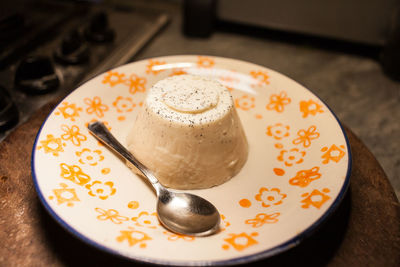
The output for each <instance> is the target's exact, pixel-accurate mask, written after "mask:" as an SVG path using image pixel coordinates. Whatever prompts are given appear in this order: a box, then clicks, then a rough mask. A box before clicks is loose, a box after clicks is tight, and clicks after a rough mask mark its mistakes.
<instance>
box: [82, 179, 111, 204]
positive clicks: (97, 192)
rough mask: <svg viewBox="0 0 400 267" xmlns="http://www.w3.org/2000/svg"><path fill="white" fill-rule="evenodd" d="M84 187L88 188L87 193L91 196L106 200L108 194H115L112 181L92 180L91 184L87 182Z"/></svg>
mask: <svg viewBox="0 0 400 267" xmlns="http://www.w3.org/2000/svg"><path fill="white" fill-rule="evenodd" d="M86 188H87V189H89V192H88V194H89V195H91V196H92V197H98V198H100V199H101V200H106V199H107V198H108V197H109V196H112V195H114V194H115V192H116V191H117V189H115V188H114V183H113V182H110V181H108V182H105V183H103V182H100V181H94V182H93V183H92V184H87V185H86Z"/></svg>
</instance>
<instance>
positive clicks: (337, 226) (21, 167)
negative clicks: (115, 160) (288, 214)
mask: <svg viewBox="0 0 400 267" xmlns="http://www.w3.org/2000/svg"><path fill="white" fill-rule="evenodd" d="M54 106H55V103H52V104H49V105H46V106H45V107H43V108H42V109H41V110H40V111H39V112H38V113H37V114H36V115H35V116H33V117H32V119H31V120H29V121H28V122H26V123H25V124H23V125H21V126H20V127H19V128H18V129H17V130H16V131H14V132H13V133H12V134H11V135H10V136H9V137H8V138H7V139H6V140H5V141H3V142H2V143H0V242H1V246H0V266H75V265H79V266H83V265H90V266H106V265H108V266H109V265H111V266H124V265H130V266H132V262H131V261H127V260H125V259H121V258H117V257H115V256H112V255H109V254H106V253H103V252H101V251H99V250H97V249H95V248H92V247H90V246H88V245H86V244H85V243H83V242H82V241H80V240H78V239H76V238H75V237H74V236H72V235H71V234H69V233H68V232H66V231H65V230H64V229H62V228H61V226H59V225H58V224H57V223H56V222H55V221H54V220H53V219H52V218H51V217H50V216H49V215H48V214H47V212H46V211H45V210H44V208H43V207H42V206H41V203H40V202H39V199H38V197H37V195H36V192H35V189H34V187H33V182H32V177H31V166H30V160H31V150H32V146H33V142H34V139H35V136H36V134H37V132H38V130H39V128H40V126H41V124H42V123H43V121H44V120H45V118H46V116H47V114H48V113H49V112H50V111H51V109H52V108H53V107H54ZM346 133H347V135H348V138H349V141H350V145H351V150H352V154H353V168H352V173H351V183H350V188H349V191H348V192H347V194H346V197H345V199H344V201H343V202H342V204H341V205H340V206H339V208H338V210H337V211H336V212H335V213H334V214H333V215H332V216H331V218H329V220H327V221H326V222H325V223H324V224H323V225H322V226H321V228H320V229H319V230H318V231H317V232H315V233H313V234H312V235H311V236H310V237H308V238H307V239H306V240H304V241H303V242H302V243H301V244H300V245H299V246H297V247H295V248H293V249H291V250H289V251H287V252H285V253H283V254H280V255H277V256H274V257H272V258H269V259H265V260H262V261H259V262H257V265H260V266H261V265H262V266H265V265H271V266H292V265H294V264H296V265H300V266H321V265H328V266H400V204H399V202H398V200H397V198H396V196H395V194H394V191H393V188H392V187H391V185H390V183H389V180H388V179H387V177H386V175H385V173H384V172H383V170H382V168H381V167H380V165H379V163H378V162H377V161H376V159H375V157H374V156H373V155H372V154H371V153H370V151H369V150H368V149H367V148H366V147H365V145H364V144H363V143H362V142H361V141H360V140H359V139H358V138H357V137H356V136H355V135H354V134H353V133H352V132H351V130H349V129H348V128H346ZM134 265H141V264H140V263H138V262H134Z"/></svg>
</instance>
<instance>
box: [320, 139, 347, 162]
mask: <svg viewBox="0 0 400 267" xmlns="http://www.w3.org/2000/svg"><path fill="white" fill-rule="evenodd" d="M321 151H322V152H325V153H324V154H323V155H322V158H323V159H324V160H323V161H322V163H323V164H328V163H329V162H330V161H334V162H336V163H338V162H339V161H340V160H341V159H342V158H343V157H344V155H346V152H345V151H344V146H343V145H341V146H340V147H337V146H336V145H335V144H333V145H332V146H331V147H330V148H329V149H328V147H323V148H322V149H321Z"/></svg>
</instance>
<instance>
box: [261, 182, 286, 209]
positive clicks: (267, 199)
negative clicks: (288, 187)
mask: <svg viewBox="0 0 400 267" xmlns="http://www.w3.org/2000/svg"><path fill="white" fill-rule="evenodd" d="M286 196H287V195H286V194H283V193H281V190H279V189H278V188H272V189H268V188H265V187H261V188H260V191H259V193H258V194H257V195H256V196H255V199H256V200H257V201H260V202H261V205H262V206H263V207H264V208H268V207H270V206H272V205H280V204H282V202H283V200H284V199H285V198H286Z"/></svg>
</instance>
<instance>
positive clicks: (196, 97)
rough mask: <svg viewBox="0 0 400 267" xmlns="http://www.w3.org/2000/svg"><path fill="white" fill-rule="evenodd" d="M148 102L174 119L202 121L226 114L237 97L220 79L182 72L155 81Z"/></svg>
mask: <svg viewBox="0 0 400 267" xmlns="http://www.w3.org/2000/svg"><path fill="white" fill-rule="evenodd" d="M146 105H147V107H148V108H149V109H150V110H151V111H152V112H154V113H156V114H158V115H159V116H161V117H163V118H164V119H167V120H169V121H170V122H175V123H182V124H185V125H201V124H207V123H211V122H214V121H216V120H218V119H219V118H221V117H223V116H225V115H226V114H227V113H228V112H229V111H230V110H231V109H232V108H233V101H232V96H231V95H230V93H229V91H228V90H227V89H226V88H225V87H224V86H223V85H222V84H220V83H219V82H217V81H216V80H212V79H209V78H206V77H201V76H195V75H179V76H172V77H169V78H167V79H164V80H161V81H159V82H157V83H156V84H155V85H153V87H152V88H151V89H150V91H149V93H148V95H147V99H146Z"/></svg>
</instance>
